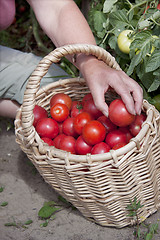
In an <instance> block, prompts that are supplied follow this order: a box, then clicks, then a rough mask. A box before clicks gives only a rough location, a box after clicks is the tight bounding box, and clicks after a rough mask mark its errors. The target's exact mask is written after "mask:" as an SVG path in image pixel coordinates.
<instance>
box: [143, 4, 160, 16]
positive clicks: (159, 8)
mask: <svg viewBox="0 0 160 240" xmlns="http://www.w3.org/2000/svg"><path fill="white" fill-rule="evenodd" d="M149 8H150V6H149V5H148V6H147V9H149ZM157 9H158V10H160V3H158V5H157ZM144 13H145V10H144V12H143V14H144Z"/></svg>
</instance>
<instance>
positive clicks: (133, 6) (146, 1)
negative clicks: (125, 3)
mask: <svg viewBox="0 0 160 240" xmlns="http://www.w3.org/2000/svg"><path fill="white" fill-rule="evenodd" d="M151 1H152V0H145V1H143V2H140V3H137V4H135V5H132V7H131V8H130V10H129V11H128V13H127V15H129V14H130V12H131V11H132V10H133V9H134V8H136V7H140V6H141V5H144V4H146V3H147V5H148V3H149V2H151Z"/></svg>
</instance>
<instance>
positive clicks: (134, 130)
mask: <svg viewBox="0 0 160 240" xmlns="http://www.w3.org/2000/svg"><path fill="white" fill-rule="evenodd" d="M145 120H146V115H145V114H144V113H141V114H140V115H136V117H135V120H134V121H133V122H132V123H131V124H130V125H129V130H130V132H131V134H132V135H133V136H136V135H137V134H138V133H139V132H140V130H141V128H142V124H143V122H144V121H145Z"/></svg>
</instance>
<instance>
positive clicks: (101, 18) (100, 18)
mask: <svg viewBox="0 0 160 240" xmlns="http://www.w3.org/2000/svg"><path fill="white" fill-rule="evenodd" d="M105 22H106V18H105V15H104V13H103V12H101V11H95V12H94V14H93V25H94V29H95V30H96V31H97V32H101V31H102V30H103V23H105Z"/></svg>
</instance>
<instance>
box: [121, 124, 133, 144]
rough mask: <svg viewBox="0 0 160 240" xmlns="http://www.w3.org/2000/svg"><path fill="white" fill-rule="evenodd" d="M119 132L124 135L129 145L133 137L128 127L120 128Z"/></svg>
mask: <svg viewBox="0 0 160 240" xmlns="http://www.w3.org/2000/svg"><path fill="white" fill-rule="evenodd" d="M119 130H120V131H122V132H124V133H125V134H126V138H127V143H129V141H130V139H131V138H132V137H133V135H132V134H131V132H130V131H129V128H128V127H120V128H119Z"/></svg>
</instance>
